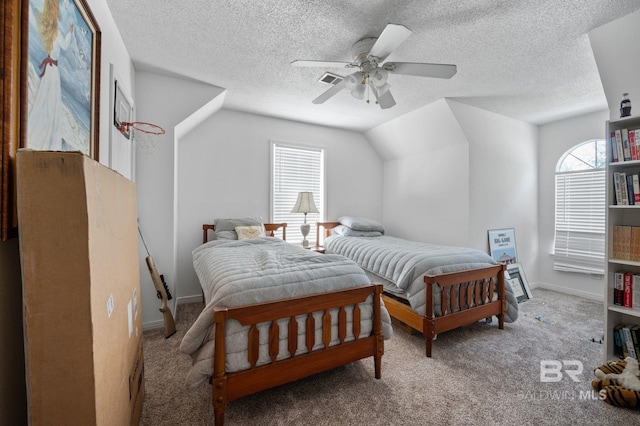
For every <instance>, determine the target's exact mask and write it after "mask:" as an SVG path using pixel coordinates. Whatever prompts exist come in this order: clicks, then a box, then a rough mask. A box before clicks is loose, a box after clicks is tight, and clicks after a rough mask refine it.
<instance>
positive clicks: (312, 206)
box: [291, 192, 319, 215]
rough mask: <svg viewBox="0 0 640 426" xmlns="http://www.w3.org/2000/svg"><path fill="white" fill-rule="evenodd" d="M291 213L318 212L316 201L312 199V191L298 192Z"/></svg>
mask: <svg viewBox="0 0 640 426" xmlns="http://www.w3.org/2000/svg"><path fill="white" fill-rule="evenodd" d="M291 213H304V214H305V215H306V214H307V213H319V212H318V208H317V207H316V203H315V202H314V201H313V192H299V193H298V199H297V200H296V204H295V205H294V206H293V208H292V209H291Z"/></svg>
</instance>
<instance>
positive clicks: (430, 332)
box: [422, 277, 436, 358]
mask: <svg viewBox="0 0 640 426" xmlns="http://www.w3.org/2000/svg"><path fill="white" fill-rule="evenodd" d="M425 281H427V278H426V277H425ZM426 301H427V303H426V312H425V315H424V322H423V325H422V334H423V336H424V346H425V353H426V355H427V357H428V358H431V348H432V346H433V339H434V338H435V337H436V333H435V325H436V324H435V321H436V318H435V315H434V313H433V303H431V302H432V301H433V283H432V282H428V283H427V296H426Z"/></svg>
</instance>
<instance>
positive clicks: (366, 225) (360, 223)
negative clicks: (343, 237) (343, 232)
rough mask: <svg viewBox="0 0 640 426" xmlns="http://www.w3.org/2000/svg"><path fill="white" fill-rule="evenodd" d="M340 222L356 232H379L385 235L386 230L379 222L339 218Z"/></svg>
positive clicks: (352, 217)
mask: <svg viewBox="0 0 640 426" xmlns="http://www.w3.org/2000/svg"><path fill="white" fill-rule="evenodd" d="M338 222H340V223H341V224H342V225H345V226H348V227H349V228H351V229H354V230H356V231H367V232H371V231H377V232H381V233H383V234H384V228H383V227H382V225H381V224H380V223H379V222H376V221H375V220H373V219H368V218H366V217H355V216H342V217H340V218H338Z"/></svg>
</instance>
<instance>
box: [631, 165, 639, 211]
mask: <svg viewBox="0 0 640 426" xmlns="http://www.w3.org/2000/svg"><path fill="white" fill-rule="evenodd" d="M632 182H633V183H632V184H633V204H640V176H638V174H637V173H634V174H633V176H632Z"/></svg>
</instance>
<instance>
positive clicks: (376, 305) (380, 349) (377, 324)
mask: <svg viewBox="0 0 640 426" xmlns="http://www.w3.org/2000/svg"><path fill="white" fill-rule="evenodd" d="M374 291H375V294H374V296H373V334H374V335H375V336H376V340H375V355H374V356H373V358H374V363H375V373H376V379H379V378H381V377H382V355H384V336H383V335H382V330H381V324H382V315H381V313H380V308H381V306H380V305H381V303H380V299H381V297H382V286H381V285H376V286H375V289H374Z"/></svg>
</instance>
